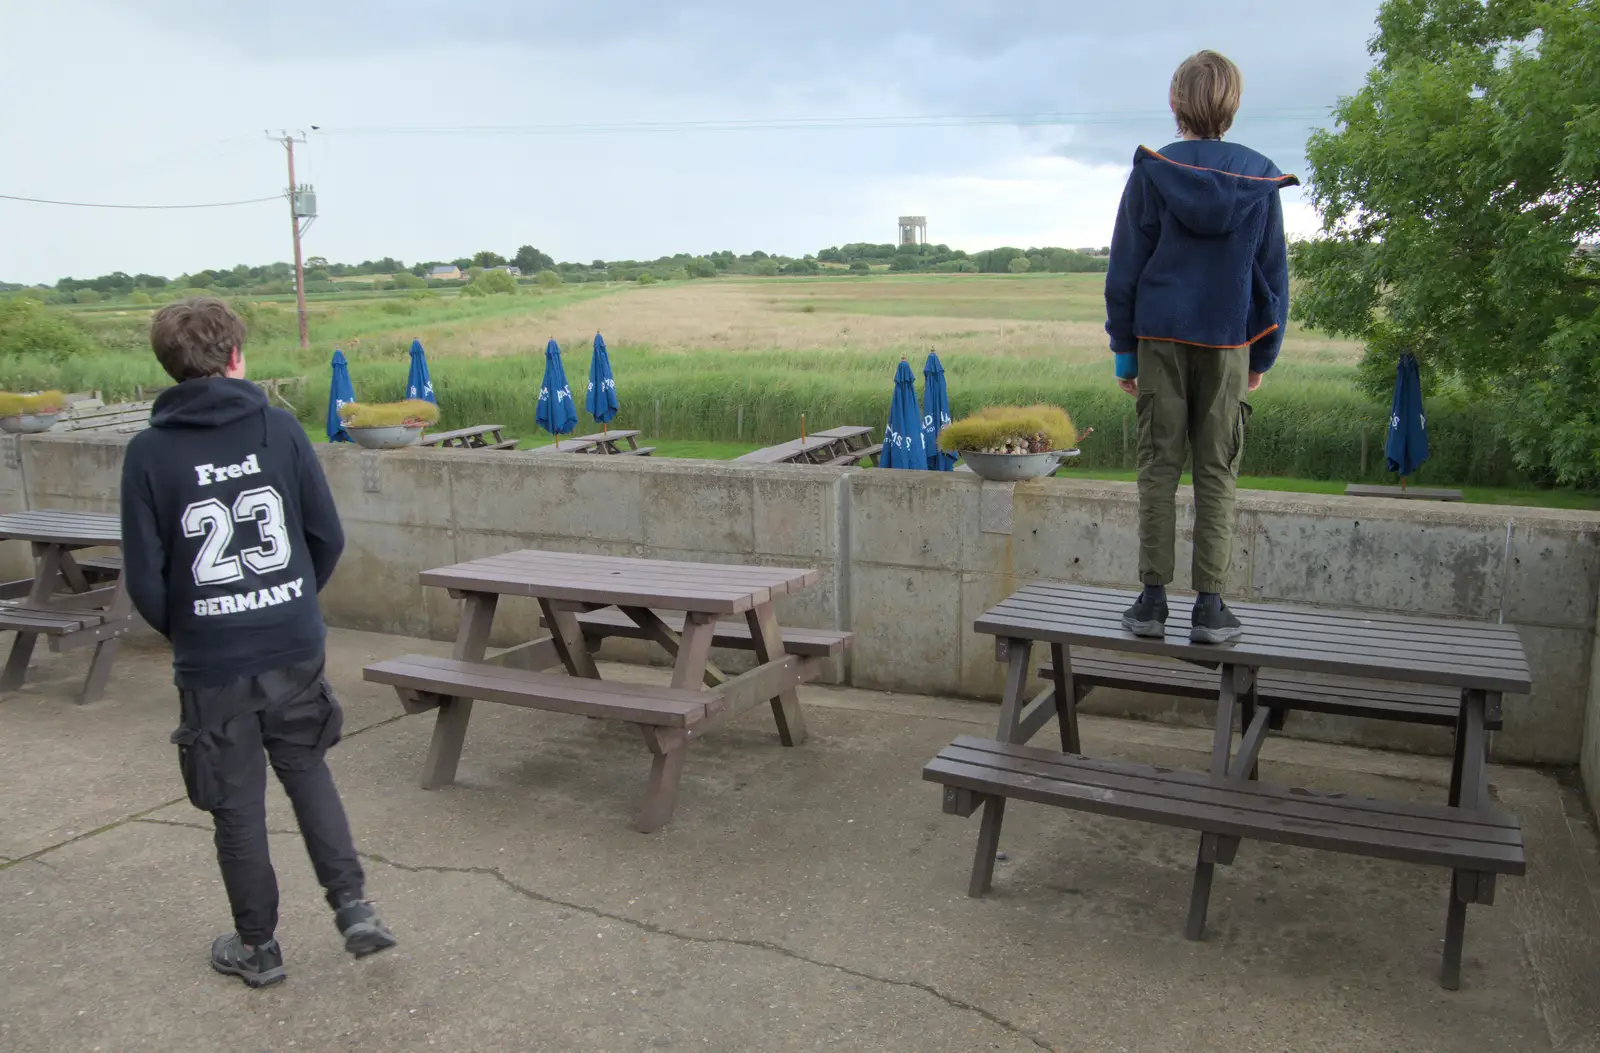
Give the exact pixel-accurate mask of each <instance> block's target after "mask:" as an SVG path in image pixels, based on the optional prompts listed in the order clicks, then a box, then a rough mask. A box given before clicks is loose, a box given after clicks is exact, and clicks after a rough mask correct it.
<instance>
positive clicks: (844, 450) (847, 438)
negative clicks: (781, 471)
mask: <svg viewBox="0 0 1600 1053" xmlns="http://www.w3.org/2000/svg"><path fill="white" fill-rule="evenodd" d="M882 452H883V444H882V443H874V442H873V441H872V429H871V428H864V427H861V426H859V425H846V426H845V427H841V428H830V429H828V430H827V431H819V432H817V433H816V434H815V435H807V436H806V437H805V438H803V439H792V440H790V441H789V442H782V443H779V444H778V445H776V446H766V447H763V448H762V449H759V450H751V451H750V452H749V453H747V454H744V455H742V456H740V457H736V458H734V459H735V460H739V461H746V462H750V463H753V464H824V465H833V466H836V467H849V466H850V465H855V464H860V463H861V462H863V461H867V460H872V461H876V458H877V456H878V455H879V454H880V453H882Z"/></svg>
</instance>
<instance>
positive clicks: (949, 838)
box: [0, 630, 1600, 1053]
mask: <svg viewBox="0 0 1600 1053" xmlns="http://www.w3.org/2000/svg"><path fill="white" fill-rule="evenodd" d="M447 649H448V647H447V645H445V644H440V643H436V642H427V641H418V640H408V639H404V638H400V637H393V636H381V635H375V634H367V633H359V632H354V631H345V630H336V631H335V632H334V634H333V637H332V640H331V653H330V675H331V678H332V680H333V681H334V684H335V686H336V687H337V688H338V689H339V691H340V694H341V696H342V698H343V700H344V703H345V708H346V714H347V738H346V741H345V743H344V744H343V745H342V746H341V747H340V748H338V749H337V750H336V751H335V752H334V754H333V761H332V763H333V766H334V771H335V774H336V776H337V778H338V779H339V782H340V786H341V789H342V790H343V793H344V796H345V800H346V802H347V805H348V807H349V809H350V812H351V817H352V821H353V823H354V826H355V830H356V836H357V840H358V843H359V844H360V846H361V848H362V850H363V852H364V853H365V856H366V861H367V867H368V878H369V891H370V893H371V894H372V895H373V896H374V898H376V899H377V900H378V901H379V902H380V904H381V906H382V907H383V910H384V913H385V914H386V915H387V916H388V918H389V919H390V921H391V923H392V924H393V926H394V928H395V930H396V932H397V934H398V935H399V936H400V939H401V945H400V947H399V948H398V949H397V950H395V951H392V952H389V953H388V954H385V955H382V956H379V957H377V958H374V959H369V960H366V961H362V962H353V961H351V960H349V959H348V958H347V957H346V956H345V955H344V954H343V952H342V950H341V949H340V946H339V943H338V940H337V938H336V934H335V933H334V931H333V928H332V926H331V924H330V921H329V918H328V915H327V913H326V911H325V909H324V907H323V906H322V903H321V900H320V896H319V890H318V889H317V888H316V886H315V881H314V879H313V877H312V874H311V872H310V867H309V865H308V864H307V862H306V858H305V854H304V850H303V849H302V848H301V846H300V845H299V843H298V837H297V835H296V833H295V831H294V824H293V816H292V813H291V812H290V811H289V809H288V806H287V802H286V801H284V799H283V798H282V796H281V794H279V793H278V792H277V790H276V787H274V791H273V792H274V796H273V798H272V804H271V805H270V806H269V807H270V810H271V815H272V823H273V830H274V832H275V837H274V841H273V848H274V852H275V856H276V861H277V864H278V868H279V874H280V880H281V882H282V885H283V892H284V904H283V907H284V909H283V920H282V924H281V926H280V930H279V935H280V938H281V940H282V941H283V943H284V946H285V950H286V953H287V956H288V966H289V970H290V978H289V980H288V982H287V983H285V984H283V985H281V986H279V987H276V988H271V989H267V990H264V991H250V990H247V989H246V988H244V987H243V986H242V985H241V984H239V983H238V982H237V981H235V980H232V979H227V978H223V977H220V976H217V975H215V974H213V973H212V972H211V970H210V969H209V968H208V967H207V962H206V956H205V955H206V948H207V945H208V943H209V940H210V938H211V936H212V935H214V934H215V933H216V932H219V931H222V930H224V929H225V928H227V927H228V924H229V919H228V914H227V905H226V900H225V898H224V896H223V892H222V887H221V882H220V879H219V878H218V876H217V872H216V867H215V863H214V861H213V858H212V854H211V853H212V849H211V838H210V833H209V825H208V820H207V817H206V816H204V815H203V814H201V813H199V812H196V811H195V810H194V809H192V808H191V807H189V805H188V803H187V801H186V800H184V799H183V798H182V796H181V795H182V788H181V784H180V781H179V777H178V774H177V770H176V764H175V757H174V750H173V747H171V746H170V745H169V744H168V741H167V735H168V733H169V732H170V730H171V728H172V726H173V724H174V722H175V702H174V698H173V695H172V688H171V680H170V671H169V669H170V667H169V665H168V655H167V653H166V651H165V649H164V648H163V647H162V646H161V645H160V644H159V641H156V640H154V639H153V638H151V637H150V636H149V635H148V634H145V635H142V636H136V637H135V638H134V639H133V641H131V645H130V646H129V647H128V648H127V649H126V650H125V651H124V654H123V656H122V658H121V659H120V660H119V662H118V666H117V669H116V673H115V676H114V681H113V687H112V690H111V692H110V694H109V696H108V698H107V700H106V701H104V702H100V703H97V704H95V705H92V706H88V707H77V706H74V705H73V704H72V703H71V701H70V699H71V698H72V696H73V694H74V692H75V690H76V686H77V683H78V679H79V677H81V675H82V658H81V656H80V655H75V654H68V655H61V656H57V655H42V656H41V657H40V658H39V659H38V660H37V661H36V662H35V666H34V670H33V674H32V678H31V680H30V682H29V684H28V685H27V686H26V687H25V688H24V689H23V690H22V691H21V692H19V693H17V694H15V695H12V696H9V697H7V698H6V699H4V701H3V702H0V800H3V801H4V804H5V807H4V811H3V814H0V946H3V947H4V949H5V953H4V955H3V956H0V1049H5V1050H9V1051H15V1053H32V1051H43V1050H51V1051H67V1050H71V1051H79V1050H83V1051H89V1050H101V1051H107V1053H110V1051H118V1053H121V1051H131V1050H174V1049H223V1048H226V1049H240V1050H250V1051H258V1050H260V1051H266V1050H272V1051H281V1050H288V1049H300V1050H315V1051H326V1050H355V1049H361V1050H421V1049H442V1050H452V1051H462V1053H464V1051H470V1050H510V1049H530V1050H635V1049H638V1050H649V1049H706V1050H801V1049H806V1050H810V1049H830V1050H835V1049H837V1050H873V1051H900V1050H918V1051H936V1050H952V1051H954V1050H963V1051H965V1050H980V1049H982V1050H1039V1049H1052V1050H1129V1051H1136V1050H1137V1051H1144V1050H1151V1051H1156V1050H1191V1049H1192V1050H1203V1049H1218V1050H1221V1049H1227V1050H1230V1051H1239V1050H1275V1051H1281V1050H1296V1051H1311V1050H1340V1051H1356V1050H1385V1051H1387V1050H1395V1049H1404V1050H1408V1051H1423V1050H1441V1051H1443V1050H1450V1051H1475V1050H1485V1051H1487V1050H1528V1051H1537V1050H1561V1051H1567V1050H1572V1051H1576V1050H1595V1049H1600V953H1597V952H1600V906H1597V904H1600V854H1597V852H1596V846H1595V838H1594V831H1593V828H1592V826H1591V820H1590V819H1589V818H1588V816H1587V812H1586V810H1585V808H1584V806H1583V804H1582V793H1581V791H1580V790H1579V789H1578V788H1577V787H1576V784H1575V783H1574V782H1570V781H1566V780H1565V778H1564V776H1561V775H1559V774H1553V773H1551V772H1546V771H1542V770H1536V769H1530V768H1513V767H1495V768H1494V769H1493V770H1492V773H1491V781H1492V784H1493V789H1494V793H1495V795H1496V796H1497V797H1498V799H1499V800H1500V801H1501V803H1502V804H1503V805H1505V806H1506V807H1508V808H1510V809H1512V810H1513V811H1515V812H1516V813H1517V814H1518V815H1519V816H1520V817H1521V819H1522V822H1523V824H1524V828H1525V831H1526V837H1527V846H1528V877H1527V878H1526V879H1521V880H1508V881H1505V882H1503V883H1502V885H1501V895H1500V900H1499V903H1498V904H1497V905H1496V906H1494V907H1488V908H1474V909H1473V910H1472V913H1471V918H1470V921H1469V927H1468V932H1467V959H1466V966H1465V973H1464V980H1463V988H1462V990H1461V991H1460V992H1457V993H1454V994H1451V993H1447V992H1445V991H1443V990H1441V989H1440V988H1439V986H1438V984H1437V983H1436V982H1435V975H1436V972H1437V969H1438V953H1439V945H1440V940H1441V937H1442V934H1443V925H1444V913H1445V903H1446V886H1447V877H1446V874H1445V873H1444V872H1443V871H1439V870H1431V869H1422V868H1418V867H1411V866H1404V865H1400V864H1390V863H1384V862H1379V861H1374V860H1365V859H1356V858H1352V857H1348V856H1338V855H1330V854H1321V853H1314V852H1310V851H1302V850H1297V849H1289V848H1281V847H1277V846H1271V845H1261V844H1247V845H1246V846H1245V848H1244V849H1243V850H1242V851H1241V852H1240V854H1239V861H1238V864H1237V865H1236V866H1234V867H1231V868H1227V869H1225V870H1223V871H1222V872H1221V873H1220V874H1219V877H1218V880H1217V886H1216V891H1215V892H1214V894H1213V899H1212V922H1211V936H1210V938H1209V939H1208V940H1207V941H1206V942H1204V943H1200V944H1194V943H1187V942H1185V941H1184V939H1183V936H1182V923H1183V916H1184V910H1185V905H1186V903H1187V893H1188V887H1189V878H1190V870H1191V866H1192V863H1193V858H1194V849H1195V837H1194V835H1192V834H1187V833H1183V832H1181V831H1175V830H1169V829H1165V828H1157V827H1149V826H1137V825H1133V824H1128V823H1123V822H1117V821H1113V820H1108V819H1102V818H1097V817H1093V816H1088V815H1084V814H1078V813H1072V814H1068V813H1064V812H1061V811H1059V810H1056V809H1048V808H1040V807H1029V806H1025V805H1019V806H1016V807H1015V808H1014V809H1013V810H1012V813H1011V816H1010V817H1009V818H1008V822H1007V826H1006V832H1005V838H1004V841H1003V843H1002V846H1001V847H1002V849H1003V850H1004V851H1006V852H1007V853H1008V857H1009V858H1008V859H1007V861H1006V862H1004V863H1002V864H1001V868H1000V871H999V873H998V874H997V878H996V888H995V892H994V894H992V895H991V896H990V897H989V898H987V899H984V900H971V899H968V898H967V896H966V894H965V889H966V879H967V871H968V867H969V865H970V862H971V851H972V846H973V839H974V837H975V836H976V833H977V823H976V820H975V819H974V820H961V819H957V818H954V817H951V816H946V815H944V814H942V813H941V812H940V808H939V790H938V788H937V787H936V786H933V785H930V784H926V783H924V782H922V781H921V779H920V774H919V773H920V768H921V766H922V764H923V762H924V761H926V760H927V758H928V757H930V756H932V755H933V753H935V752H936V751H937V750H938V749H939V748H940V747H941V746H943V745H944V744H946V743H947V742H948V741H949V740H950V739H951V738H952V737H953V736H954V735H956V734H958V733H962V732H971V731H973V730H974V729H987V728H991V727H992V720H993V714H994V710H993V708H992V707H991V706H987V705H984V704H979V703H968V702H952V701H944V700H938V699H930V698H923V697H913V696H904V695H889V694H878V693H869V692H864V691H857V690H848V689H830V688H818V689H812V690H810V691H807V692H805V693H804V694H803V698H804V700H805V702H806V703H807V705H808V706H809V707H810V710H809V717H808V722H809V724H810V728H811V732H812V737H811V740H810V742H809V743H807V744H806V745H804V746H802V747H800V748H798V749H793V750H786V749H783V748H781V747H780V746H779V745H778V744H777V741H776V736H775V734H774V732H773V729H772V727H771V724H770V720H769V719H767V718H766V715H765V713H764V712H760V711H755V712H752V713H750V714H748V715H747V716H746V717H744V718H742V719H741V720H740V721H738V722H737V723H735V724H733V725H731V726H729V727H726V728H723V729H721V730H719V731H717V732H715V733H713V734H712V735H710V736H708V738H707V739H706V741H704V742H702V743H700V744H698V745H697V746H696V747H694V748H693V749H692V751H691V754H690V759H689V764H688V768H687V771H686V775H685V778H684V789H683V796H682V800H681V803H680V806H679V809H678V814H677V816H676V818H675V819H674V820H673V822H672V823H671V824H670V825H669V826H667V828H666V829H665V830H664V831H662V832H661V833H659V834H657V835H653V836H648V837H646V836H641V835H639V834H637V833H634V832H633V830H632V829H631V828H630V820H631V818H632V813H633V809H634V807H635V804H636V799H637V798H636V795H637V794H638V792H639V790H640V787H641V783H642V778H643V772H644V765H645V760H644V757H643V756H642V751H641V750H640V749H639V746H638V743H637V741H636V739H635V738H634V737H633V736H632V735H630V734H629V733H628V729H626V728H625V727H623V726H620V725H616V724H613V723H611V722H603V723H602V722H590V721H585V720H582V719H578V718H564V717H559V716H553V715H549V714H544V713H537V712H529V711H523V710H513V709H510V708H508V707H502V706H494V705H489V704H482V705H480V706H479V707H478V709H477V713H476V715H475V718H474V721H473V727H472V730H471V732H470V734H469V737H468V742H467V750H466V754H465V756H464V758H463V761H462V766H461V777H460V779H459V781H458V783H457V784H456V785H455V786H453V787H451V788H449V789H447V790H444V791H442V792H431V793H430V792H427V791H424V790H422V789H420V788H419V787H418V785H417V778H416V776H417V773H418V770H419V766H420V764H421V760H422V757H423V754H424V752H425V749H426V743H427V738H428V734H429V730H430V727H431V718H428V717H407V718H402V717H400V716H399V715H398V714H399V707H398V705H397V704H396V702H395V699H394V697H393V694H392V692H390V691H389V690H387V689H381V690H380V689H378V688H375V687H371V686H369V685H366V684H364V683H362V681H361V678H360V669H361V666H362V665H363V664H365V663H366V662H368V661H371V660H373V659H375V658H381V657H388V656H392V655H394V654H398V653H401V652H405V651H427V652H432V653H443V652H445V651H447ZM607 673H608V675H618V676H623V677H628V678H651V677H655V676H657V675H659V671H655V670H643V669H635V668H632V667H617V666H611V667H608V668H607ZM1085 739H1086V748H1087V749H1088V750H1089V751H1090V752H1093V753H1100V754H1105V755H1110V756H1117V757H1124V758H1128V759H1132V760H1139V761H1144V762H1149V763H1157V764H1170V765H1174V766H1184V767H1202V766H1203V764H1204V760H1205V757H1206V754H1207V751H1208V748H1209V741H1208V740H1209V733H1208V732H1206V731H1204V730H1201V729H1191V728H1182V727H1175V726H1167V725H1161V724H1154V723H1145V722H1136V721H1118V720H1110V719H1104V718H1086V720H1085ZM1264 758H1265V763H1264V765H1263V768H1264V772H1263V777H1265V778H1269V779H1272V780H1274V781H1287V782H1297V783H1306V784H1309V785H1316V786H1327V787H1341V788H1346V789H1349V790H1351V791H1352V792H1358V793H1370V794H1377V795H1390V796H1400V797H1415V798H1419V799H1427V800H1442V798H1443V796H1444V787H1445V785H1446V783H1447V781H1448V777H1449V771H1448V762H1447V761H1443V760H1439V759H1435V758H1429V757H1421V756H1416V755H1411V754H1399V753H1384V752H1375V751H1369V750H1362V749H1357V748H1353V747H1347V746H1335V745H1328V744H1324V743H1316V742H1304V741H1292V740H1285V739H1274V740H1272V741H1269V742H1268V744H1267V747H1266V752H1265V754H1264Z"/></svg>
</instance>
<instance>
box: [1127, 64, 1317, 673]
mask: <svg viewBox="0 0 1600 1053" xmlns="http://www.w3.org/2000/svg"><path fill="white" fill-rule="evenodd" d="M1241 81H1242V78H1241V77H1240V74H1239V68H1238V67H1237V66H1235V65H1234V64H1233V63H1232V62H1230V61H1229V60H1228V59H1226V58H1224V57H1223V56H1221V55H1219V54H1217V53H1216V52H1214V51H1201V52H1199V53H1198V54H1196V55H1193V56H1191V57H1190V58H1188V59H1186V60H1185V61H1184V63H1183V64H1182V65H1181V66H1179V67H1178V70H1177V72H1176V73H1174V74H1173V75H1172V88H1171V92H1170V98H1169V101H1170V103H1171V106H1172V114H1173V116H1174V117H1176V118H1177V122H1178V131H1179V133H1180V134H1181V135H1182V136H1183V138H1182V139H1181V140H1179V141H1178V142H1175V143H1173V144H1171V145H1170V146H1166V147H1163V148H1162V149H1161V150H1160V151H1159V152H1157V151H1155V150H1151V149H1150V148H1148V147H1143V146H1141V147H1140V148H1139V151H1138V153H1136V154H1135V155H1134V158H1133V174H1132V175H1130V176H1129V177H1128V185H1127V188H1126V189H1125V190H1123V193H1122V204H1121V205H1120V206H1119V208H1118V209H1117V226H1116V231H1115V233H1114V235H1113V237H1112V240H1111V265H1110V269H1109V272H1108V273H1107V274H1106V332H1107V333H1109V334H1110V336H1111V350H1112V352H1114V354H1115V356H1116V374H1117V383H1118V384H1119V385H1121V387H1122V389H1123V390H1124V391H1126V392H1127V393H1128V394H1130V395H1132V396H1134V397H1135V398H1136V399H1137V404H1138V418H1139V576H1140V580H1141V583H1142V584H1143V586H1144V591H1143V592H1141V593H1140V594H1139V599H1138V600H1137V602H1135V603H1134V605H1133V606H1132V607H1131V608H1129V610H1128V611H1127V613H1125V614H1124V615H1123V616H1122V624H1123V627H1124V628H1126V629H1128V630H1130V631H1131V632H1133V633H1135V634H1137V635H1139V636H1152V637H1158V636H1164V635H1165V634H1166V622H1167V593H1166V587H1167V586H1168V585H1169V584H1171V583H1172V579H1173V563H1174V556H1173V547H1174V544H1175V540H1176V532H1177V530H1176V524H1177V505H1176V497H1177V490H1178V479H1179V477H1180V476H1181V475H1182V472H1183V462H1184V454H1185V450H1186V448H1187V451H1188V452H1189V453H1190V454H1192V456H1193V461H1194V466H1193V471H1194V588H1195V591H1196V592H1198V593H1199V594H1200V595H1199V597H1198V598H1197V600H1196V601H1195V606H1194V615H1193V622H1192V628H1191V629H1190V639H1192V640H1194V641H1195V642H1196V643H1211V644H1215V643H1224V642H1226V641H1228V640H1232V639H1234V638H1236V637H1237V636H1239V635H1240V634H1241V633H1242V632H1243V631H1244V629H1243V627H1242V626H1241V625H1240V623H1239V619H1238V618H1237V617H1236V616H1235V615H1234V613H1233V612H1232V611H1230V610H1229V609H1228V606H1227V604H1225V603H1223V602H1222V591H1223V589H1224V588H1225V587H1226V585H1227V580H1228V567H1229V563H1230V562H1231V559H1232V553H1233V504H1234V493H1235V490H1236V488H1237V486H1238V481H1239V459H1240V457H1241V456H1242V455H1243V453H1244V432H1245V424H1246V422H1247V421H1248V420H1249V418H1250V404H1249V403H1248V402H1246V401H1245V400H1244V399H1245V394H1246V392H1248V391H1254V390H1256V388H1257V387H1259V386H1260V385H1261V376H1262V374H1264V373H1265V372H1266V371H1267V370H1269V369H1271V368H1272V364H1273V362H1274V361H1275V360H1276V359H1277V357H1278V349H1279V348H1280V347H1281V346H1282V344H1283V330H1284V326H1285V324H1286V323H1287V322H1288V317H1289V257H1288V245H1287V243H1286V242H1285V240H1284V234H1283V206H1282V204H1281V203H1280V202H1279V200H1278V191H1279V190H1281V189H1283V188H1284V187H1288V186H1295V185H1297V184H1298V183H1299V180H1297V179H1296V178H1295V177H1294V176H1292V175H1284V174H1283V173H1281V172H1279V171H1278V168H1277V166H1276V165H1274V164H1273V163H1272V162H1271V161H1269V160H1267V158H1265V157H1263V156H1261V155H1260V154H1258V153H1256V152H1255V151H1254V150H1251V149H1248V148H1247V147H1244V146H1238V145H1234V144H1230V143H1224V142H1223V141H1222V135H1223V133H1224V132H1226V131H1227V130H1228V128H1229V127H1231V126H1232V124H1233V118H1234V114H1235V113H1237V112H1238V109H1239V93H1240V87H1241Z"/></svg>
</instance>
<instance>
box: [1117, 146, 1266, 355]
mask: <svg viewBox="0 0 1600 1053" xmlns="http://www.w3.org/2000/svg"><path fill="white" fill-rule="evenodd" d="M1176 163H1177V162H1174V164H1176ZM1191 167H1192V166H1191ZM1245 178H1247V179H1262V178H1265V177H1264V176H1246V177H1245ZM1277 328H1278V323H1276V322H1274V323H1272V324H1271V325H1269V326H1267V327H1266V328H1265V329H1263V330H1261V332H1259V333H1257V334H1256V335H1255V336H1252V337H1251V338H1250V339H1248V340H1246V341H1245V342H1244V343H1242V344H1201V343H1197V342H1195V341H1193V340H1179V339H1178V338H1177V337H1175V336H1138V335H1135V336H1134V339H1135V340H1164V341H1166V342H1167V343H1169V344H1187V345H1188V346H1189V347H1206V348H1210V349H1211V350H1213V351H1237V350H1238V349H1239V348H1241V347H1249V346H1250V345H1251V344H1253V343H1255V342H1256V341H1257V340H1260V339H1261V338H1262V337H1264V336H1266V335H1267V334H1268V333H1271V332H1273V331H1274V330H1276V329H1277Z"/></svg>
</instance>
